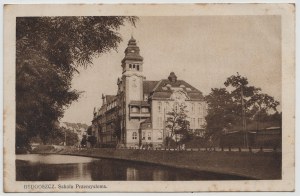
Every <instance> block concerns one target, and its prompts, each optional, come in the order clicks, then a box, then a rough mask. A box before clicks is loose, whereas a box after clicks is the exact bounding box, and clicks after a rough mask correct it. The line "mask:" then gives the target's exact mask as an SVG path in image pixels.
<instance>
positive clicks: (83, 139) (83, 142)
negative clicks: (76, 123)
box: [80, 135, 87, 147]
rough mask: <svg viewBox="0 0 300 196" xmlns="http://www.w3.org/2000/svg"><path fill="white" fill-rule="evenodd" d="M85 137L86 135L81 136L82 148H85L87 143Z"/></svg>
mask: <svg viewBox="0 0 300 196" xmlns="http://www.w3.org/2000/svg"><path fill="white" fill-rule="evenodd" d="M86 138H87V137H86V135H83V136H82V139H81V142H80V145H81V146H82V147H85V146H86V143H87V139H86Z"/></svg>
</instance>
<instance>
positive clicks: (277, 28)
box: [61, 15, 281, 125]
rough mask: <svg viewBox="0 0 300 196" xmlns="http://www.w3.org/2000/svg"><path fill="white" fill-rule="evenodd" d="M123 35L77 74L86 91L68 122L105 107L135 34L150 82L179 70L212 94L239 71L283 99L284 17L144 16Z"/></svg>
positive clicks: (77, 83)
mask: <svg viewBox="0 0 300 196" xmlns="http://www.w3.org/2000/svg"><path fill="white" fill-rule="evenodd" d="M119 33H120V35H121V37H122V39H123V41H122V42H121V43H120V44H119V46H118V49H117V51H115V50H112V51H110V52H109V53H106V54H102V55H101V56H100V57H98V58H95V59H94V60H93V65H92V66H90V67H88V68H87V69H83V68H82V69H80V74H78V75H75V77H74V78H73V81H72V87H73V88H74V89H76V90H79V91H84V92H83V93H82V95H81V97H80V98H79V100H78V101H76V102H73V103H72V104H71V105H70V107H69V108H68V109H66V111H65V115H64V117H63V118H62V119H61V121H62V122H80V123H86V124H88V125H90V124H91V120H92V117H93V108H94V107H100V106H101V105H102V100H101V95H102V93H103V94H105V95H107V94H108V95H113V94H116V92H117V78H118V77H121V74H122V69H121V60H122V59H123V57H124V50H125V49H126V46H127V43H128V40H129V39H130V37H131V35H133V37H134V38H135V39H136V40H137V44H138V46H139V47H140V54H141V56H143V57H144V64H143V74H144V76H145V77H146V79H147V80H160V79H167V77H168V76H169V74H170V72H172V71H173V72H175V74H176V75H177V78H178V79H182V80H185V81H186V82H188V83H190V84H191V85H192V86H194V87H196V88H198V89H199V90H200V91H201V92H202V93H203V94H204V95H207V94H209V93H210V92H211V88H221V87H225V86H224V82H225V80H226V78H228V77H229V76H231V75H235V74H236V73H237V72H239V74H240V75H242V76H245V77H247V78H248V81H249V85H253V86H256V87H260V88H261V89H262V92H264V93H267V94H269V95H271V96H273V97H274V98H275V99H276V100H278V101H279V102H280V103H281V18H280V16H271V15H268V16H267V15H261V16H259V15H257V16H181V17H175V16H153V17H152V16H151V17H140V19H139V21H138V22H137V24H136V27H133V26H131V25H130V24H125V26H123V27H122V28H121V29H120V30H119ZM278 110H279V111H281V106H279V107H278Z"/></svg>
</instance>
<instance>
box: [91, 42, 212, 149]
mask: <svg viewBox="0 0 300 196" xmlns="http://www.w3.org/2000/svg"><path fill="white" fill-rule="evenodd" d="M121 66H122V77H121V78H118V80H117V85H118V92H117V94H116V95H102V106H101V107H100V108H99V109H96V108H95V109H94V114H93V120H92V130H93V134H94V135H95V136H96V137H97V141H98V145H99V146H102V147H110V146H111V147H112V146H115V145H116V144H117V143H118V145H120V146H126V147H132V146H134V147H138V146H141V145H143V144H152V145H153V146H164V145H165V138H166V137H168V136H170V134H171V131H170V130H169V128H168V127H167V125H166V124H167V123H169V121H168V122H167V119H168V117H170V116H172V115H171V112H172V111H174V112H177V111H178V110H179V109H180V107H181V106H183V105H184V106H185V110H186V114H187V118H186V119H187V120H188V121H189V123H190V125H189V129H190V130H191V131H193V132H195V133H198V134H200V135H201V133H202V132H203V128H204V125H205V115H206V110H207V109H206V108H207V107H206V103H205V102H204V100H203V95H202V93H201V92H200V91H199V90H198V89H196V88H194V87H193V86H192V85H190V84H189V83H187V82H185V81H184V80H179V79H177V77H176V75H175V73H173V72H171V73H170V75H169V76H168V77H166V79H161V80H159V81H150V80H146V78H145V76H144V74H143V66H144V65H143V57H142V56H141V55H140V49H139V47H138V46H137V43H136V40H135V39H134V38H131V39H130V40H129V42H128V46H127V48H126V50H125V57H124V58H123V60H122V61H121Z"/></svg>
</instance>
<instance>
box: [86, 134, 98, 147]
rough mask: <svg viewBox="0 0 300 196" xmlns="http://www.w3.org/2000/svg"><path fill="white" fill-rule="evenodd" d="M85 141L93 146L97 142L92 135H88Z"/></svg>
mask: <svg viewBox="0 0 300 196" xmlns="http://www.w3.org/2000/svg"><path fill="white" fill-rule="evenodd" d="M87 141H88V142H90V144H91V147H92V148H93V147H95V145H96V143H97V138H96V137H95V136H94V135H89V136H88V139H87Z"/></svg>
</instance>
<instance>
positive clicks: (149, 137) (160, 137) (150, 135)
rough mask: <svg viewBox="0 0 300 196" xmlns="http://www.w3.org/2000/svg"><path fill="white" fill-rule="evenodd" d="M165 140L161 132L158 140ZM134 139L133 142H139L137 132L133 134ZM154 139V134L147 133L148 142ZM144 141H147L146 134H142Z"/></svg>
mask: <svg viewBox="0 0 300 196" xmlns="http://www.w3.org/2000/svg"><path fill="white" fill-rule="evenodd" d="M162 138H163V135H162V133H161V132H159V133H158V136H157V140H162ZM132 139H133V140H137V139H138V134H137V132H132ZM151 139H152V133H151V132H148V133H147V140H151ZM142 140H146V132H142Z"/></svg>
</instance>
